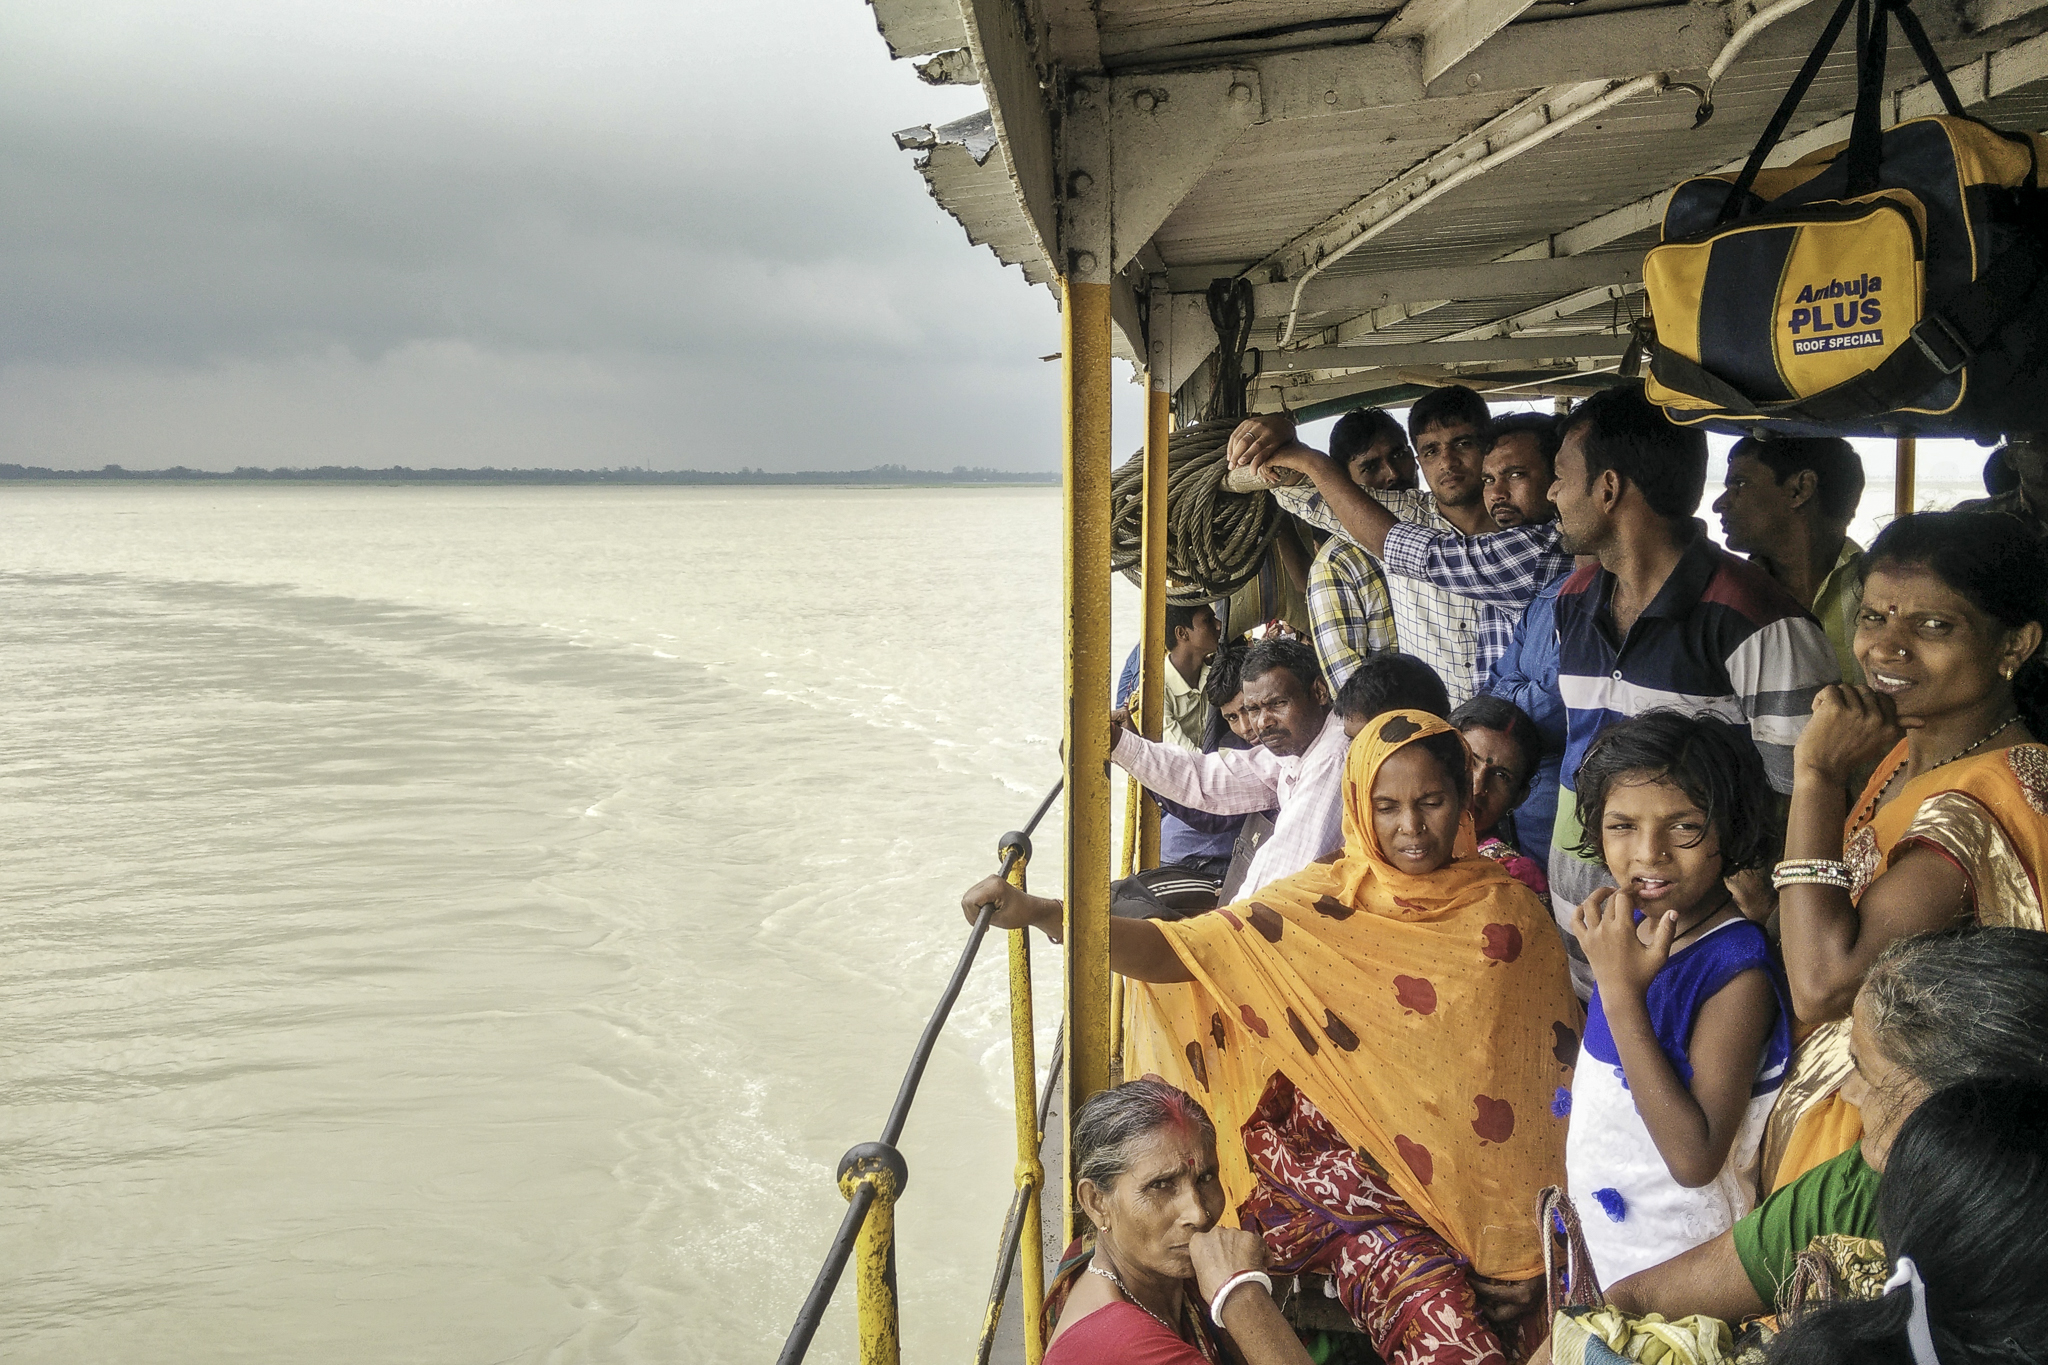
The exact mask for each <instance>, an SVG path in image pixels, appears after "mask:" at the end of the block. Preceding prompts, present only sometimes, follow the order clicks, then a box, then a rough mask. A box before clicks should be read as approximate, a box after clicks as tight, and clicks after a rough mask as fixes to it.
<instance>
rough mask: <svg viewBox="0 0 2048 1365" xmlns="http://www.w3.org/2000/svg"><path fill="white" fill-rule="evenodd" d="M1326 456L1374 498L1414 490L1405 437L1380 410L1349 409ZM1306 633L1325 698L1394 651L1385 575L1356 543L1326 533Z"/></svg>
mask: <svg viewBox="0 0 2048 1365" xmlns="http://www.w3.org/2000/svg"><path fill="white" fill-rule="evenodd" d="M1330 458H1331V459H1333V460H1335V461H1336V462H1337V463H1338V464H1339V465H1340V466H1342V467H1343V469H1344V471H1345V473H1346V474H1347V475H1349V477H1350V479H1351V482H1352V483H1354V484H1356V485H1357V486H1358V487H1360V488H1367V489H1372V490H1374V491H1377V492H1389V491H1393V490H1397V489H1412V488H1414V487H1415V455H1414V452H1413V451H1411V450H1409V449H1408V433H1407V432H1405V431H1403V430H1402V429H1401V424H1400V423H1399V422H1397V421H1395V420H1394V419H1393V417H1391V416H1390V415H1388V413H1387V412H1386V411H1385V410H1384V409H1382V408H1353V409H1352V410H1351V411H1350V412H1347V413H1345V414H1344V415H1343V416H1342V417H1340V418H1338V419H1337V425H1336V426H1335V427H1333V428H1332V429H1331V431H1330ZM1308 619H1309V633H1310V636H1311V637H1312V638H1313V639H1314V641H1315V646H1316V658H1317V659H1318V660H1319V661H1320V662H1321V664H1322V668H1323V680H1324V681H1325V682H1327V683H1328V684H1329V687H1330V695H1331V696H1333V697H1334V696H1336V695H1337V693H1338V692H1340V691H1342V690H1343V687H1344V683H1345V681H1346V680H1347V679H1349V678H1350V677H1351V675H1352V674H1353V673H1355V672H1357V671H1358V668H1359V665H1361V664H1363V663H1364V662H1365V661H1366V660H1367V659H1369V658H1371V657H1372V656H1373V655H1375V654H1385V653H1388V652H1390V651H1392V650H1396V649H1399V648H1400V642H1399V639H1398V637H1397V635H1396V633H1395V627H1394V599H1393V597H1392V596H1391V595H1390V594H1389V593H1388V591H1387V579H1386V575H1384V574H1383V573H1381V572H1380V566H1379V564H1378V563H1376V562H1375V561H1374V559H1373V557H1372V556H1371V555H1369V554H1367V553H1366V552H1365V551H1364V550H1363V549H1362V548H1361V547H1360V546H1359V545H1358V543H1357V542H1355V541H1353V540H1351V539H1350V538H1349V537H1347V536H1342V535H1332V536H1331V537H1330V538H1329V539H1328V540H1326V541H1324V542H1323V547H1322V549H1321V550H1319V551H1317V553H1316V558H1315V562H1314V563H1313V564H1311V565H1309V570H1308Z"/></svg>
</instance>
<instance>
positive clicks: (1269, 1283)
mask: <svg viewBox="0 0 2048 1365" xmlns="http://www.w3.org/2000/svg"><path fill="white" fill-rule="evenodd" d="M1252 1280H1257V1281H1258V1282H1259V1283H1260V1284H1261V1285H1263V1286H1265V1290H1266V1293H1267V1294H1269V1295H1270V1294H1271V1293H1272V1292H1273V1277H1272V1276H1271V1275H1268V1274H1267V1273H1266V1272H1265V1271H1263V1270H1240V1271H1238V1272H1237V1273H1236V1274H1235V1275H1232V1276H1231V1277H1230V1278H1229V1279H1227V1280H1225V1281H1224V1282H1223V1284H1222V1285H1221V1286H1220V1287H1219V1288H1218V1289H1217V1290H1216V1297H1215V1298H1213V1299H1211V1300H1209V1321H1211V1322H1213V1323H1215V1324H1216V1325H1217V1326H1218V1327H1221V1326H1222V1325H1223V1305H1224V1302H1225V1301H1226V1300H1228V1299H1229V1298H1230V1293H1231V1291H1232V1290H1234V1289H1236V1288H1237V1287H1238V1286H1239V1285H1241V1284H1245V1283H1248V1282H1250V1281H1252Z"/></svg>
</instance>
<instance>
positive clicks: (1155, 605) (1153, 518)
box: [1138, 372, 1172, 867]
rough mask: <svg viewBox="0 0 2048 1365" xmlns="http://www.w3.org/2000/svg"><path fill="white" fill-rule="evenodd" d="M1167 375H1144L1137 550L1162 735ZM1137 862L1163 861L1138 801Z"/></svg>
mask: <svg viewBox="0 0 2048 1365" xmlns="http://www.w3.org/2000/svg"><path fill="white" fill-rule="evenodd" d="M1164 384H1165V376H1164V375H1159V376H1158V377H1157V378H1155V377H1154V374H1153V373H1151V372H1148V373H1147V374H1146V376H1145V518H1144V531H1143V539H1142V541H1141V543H1140V547H1139V551H1138V562H1139V565H1140V582H1141V583H1142V584H1143V585H1144V592H1145V621H1144V625H1143V628H1142V629H1141V630H1140V632H1139V636H1138V708H1139V715H1140V716H1141V717H1142V719H1143V725H1144V729H1143V731H1142V732H1141V733H1143V734H1144V736H1145V738H1147V739H1158V738H1159V736H1160V734H1161V732H1162V731H1161V721H1162V720H1163V719H1164V717H1165V715H1166V674H1165V670H1166V669H1168V668H1171V667H1172V665H1171V664H1169V663H1167V662H1166V645H1167V639H1166V441H1167V435H1168V433H1167V426H1168V423H1169V422H1170V420H1171V417H1172V406H1171V398H1172V395H1170V394H1168V393H1167V392H1166V390H1165V388H1164V387H1163V385H1164ZM1139 806H1140V809H1139V816H1138V819H1139V827H1138V866H1140V867H1157V866H1158V865H1159V807H1158V805H1157V804H1155V803H1154V802H1153V801H1152V799H1151V798H1150V797H1147V798H1146V799H1145V800H1144V801H1142V802H1140V803H1139Z"/></svg>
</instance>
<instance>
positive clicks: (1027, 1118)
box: [997, 850, 1045, 1365]
mask: <svg viewBox="0 0 2048 1365" xmlns="http://www.w3.org/2000/svg"><path fill="white" fill-rule="evenodd" d="M1002 851H1003V850H998V852H999V853H1000V852H1002ZM1029 859H1030V854H1029V853H1028V852H1022V853H1020V854H1019V856H1018V858H1017V861H1016V862H1015V863H1014V864H1012V865H1011V867H1010V885H1012V886H1014V887H1016V888H1017V889H1018V890H1019V891H1022V890H1023V889H1024V865H1025V863H1026V862H1027V861H1029ZM1027 933H1028V931H1027V930H1023V929H1012V930H1011V931H1010V1089H1011V1098H1012V1100H1013V1101H1014V1102H1015V1104H1016V1107H1017V1188H1018V1189H1020V1190H1022V1191H1024V1230H1023V1232H1022V1234H1021V1235H1020V1236H1019V1237H1018V1239H1017V1255H1018V1256H1019V1258H1021V1259H1022V1261H1023V1262H1024V1264H1023V1266H1022V1273H1023V1277H1024V1278H1023V1290H1024V1293H1023V1301H1022V1302H1023V1308H1024V1365H1038V1359H1039V1357H1040V1356H1042V1355H1044V1354H1045V1340H1044V1335H1043V1333H1042V1331H1041V1329H1040V1325H1039V1320H1038V1319H1039V1314H1040V1313H1042V1312H1043V1311H1044V1309H1045V1229H1044V1224H1043V1221H1042V1220H1041V1218H1040V1216H1039V1195H1040V1191H1042V1190H1044V1189H1045V1166H1044V1165H1043V1164H1042V1163H1041V1162H1040V1161H1039V1159H1038V1149H1039V1143H1040V1141H1041V1140H1042V1138H1043V1136H1044V1135H1043V1134H1042V1133H1040V1132H1039V1131H1038V1040H1037V1037H1036V1035H1035V1034H1034V1032H1033V1025H1032V1017H1031V941H1030V939H1029V938H1028V937H1027ZM997 1311H1000V1301H999V1302H998V1306H997Z"/></svg>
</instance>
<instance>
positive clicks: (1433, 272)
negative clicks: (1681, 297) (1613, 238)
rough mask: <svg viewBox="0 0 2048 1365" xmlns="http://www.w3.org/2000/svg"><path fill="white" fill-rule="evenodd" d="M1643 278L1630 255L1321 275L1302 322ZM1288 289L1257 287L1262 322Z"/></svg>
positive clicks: (1283, 306) (1280, 305) (1282, 303)
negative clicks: (1402, 306) (1342, 313)
mask: <svg viewBox="0 0 2048 1365" xmlns="http://www.w3.org/2000/svg"><path fill="white" fill-rule="evenodd" d="M1642 277H1643V270H1642V262H1641V261H1640V260H1638V259H1637V258H1636V257H1635V256H1633V255H1626V256H1620V255H1617V256H1594V257H1588V258H1585V259H1582V260H1553V259H1549V258H1545V259H1540V260H1527V261H1496V262H1489V263H1487V264H1484V265H1459V266H1432V267H1429V268H1426V269H1421V270H1380V271H1374V272H1373V273H1371V274H1366V275H1320V276H1318V277H1317V278H1316V280H1315V282H1314V283H1313V284H1311V285H1310V286H1309V288H1308V291H1307V292H1306V293H1305V294H1304V295H1303V296H1302V300H1301V311H1302V316H1304V317H1309V316H1312V315H1314V314H1316V313H1333V312H1337V311H1339V310H1344V311H1347V312H1360V311H1365V310H1369V309H1375V308H1385V307H1388V306H1390V305H1395V304H1409V303H1425V302H1429V301H1432V300H1438V299H1450V300H1456V299H1494V298H1503V297H1507V296H1511V295H1515V294H1547V293H1564V292H1567V291H1569V290H1574V289H1590V288H1592V287H1594V286H1595V285H1604V284H1631V283H1636V282H1638V281H1640V280H1641V279H1642ZM1289 289H1290V286H1288V285H1285V284H1262V285H1259V286H1257V287H1256V288H1255V289H1253V290H1252V303H1253V311H1254V313H1255V315H1256V316H1258V317H1262V318H1271V317H1279V316H1280V315H1281V314H1283V313H1285V312H1286V311H1287V299H1288V293H1289Z"/></svg>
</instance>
